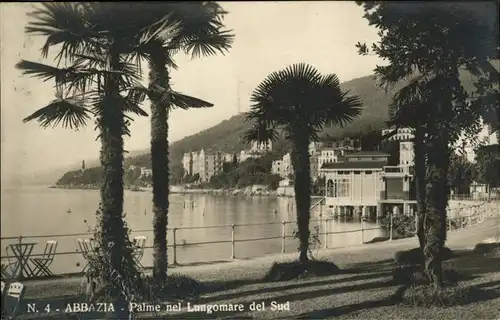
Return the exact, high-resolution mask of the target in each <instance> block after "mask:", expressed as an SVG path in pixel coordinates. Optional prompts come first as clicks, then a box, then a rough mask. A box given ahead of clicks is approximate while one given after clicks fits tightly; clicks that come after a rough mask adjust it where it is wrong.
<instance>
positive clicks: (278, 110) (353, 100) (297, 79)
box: [244, 63, 361, 262]
mask: <svg viewBox="0 0 500 320" xmlns="http://www.w3.org/2000/svg"><path fill="white" fill-rule="evenodd" d="M250 99H251V102H252V103H253V105H252V106H251V108H250V111H249V112H248V113H247V120H248V121H253V122H254V126H253V127H252V128H251V129H250V130H249V131H248V132H247V133H246V135H245V137H244V139H245V140H246V141H248V142H251V141H259V142H265V141H269V140H276V139H277V138H278V136H279V132H278V130H282V131H283V132H284V133H285V138H286V139H288V140H289V141H290V143H291V145H292V152H291V156H292V165H293V171H294V190H295V201H296V207H297V227H298V235H299V240H300V255H299V261H300V262H306V261H307V260H308V256H307V253H308V248H309V220H310V211H309V210H310V209H309V208H310V204H311V179H310V168H309V149H308V146H309V142H310V141H317V140H318V139H319V137H318V133H320V131H321V130H322V129H323V127H324V126H332V125H336V126H343V125H344V124H346V123H349V122H351V121H352V120H353V119H354V118H356V117H357V116H359V115H360V113H361V102H360V99H359V98H358V97H357V96H348V92H343V91H342V90H341V88H340V83H339V79H338V78H337V76H336V75H335V74H327V75H322V74H320V73H319V72H318V70H316V69H315V68H314V67H312V66H310V65H307V64H304V63H301V64H295V65H291V66H289V67H287V68H285V69H284V70H281V71H277V72H273V73H271V74H270V75H269V76H268V77H267V78H266V79H265V80H264V81H263V82H262V83H260V84H259V85H258V87H257V88H256V89H255V90H254V92H253V93H252V96H251V98H250Z"/></svg>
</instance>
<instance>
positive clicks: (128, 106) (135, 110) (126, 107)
mask: <svg viewBox="0 0 500 320" xmlns="http://www.w3.org/2000/svg"><path fill="white" fill-rule="evenodd" d="M120 100H121V105H122V107H123V112H124V113H132V114H135V115H138V116H141V117H147V116H148V113H147V112H146V111H144V109H142V108H141V107H140V104H141V101H140V100H135V99H134V98H131V97H129V96H126V97H122V96H120Z"/></svg>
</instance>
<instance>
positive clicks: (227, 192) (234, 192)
mask: <svg viewBox="0 0 500 320" xmlns="http://www.w3.org/2000/svg"><path fill="white" fill-rule="evenodd" d="M173 187H174V188H173V189H172V190H170V194H180V195H185V194H210V195H224V196H231V197H241V196H247V197H279V198H293V197H294V196H293V195H283V194H278V193H277V191H276V190H270V191H264V192H261V191H257V192H251V191H250V192H249V191H245V190H244V189H180V190H179V186H173ZM48 188H49V189H71V190H99V188H100V187H99V186H95V185H83V186H71V185H65V186H58V185H52V186H49V187H48ZM176 189H177V190H176ZM125 190H126V191H132V192H152V191H153V188H151V187H139V188H138V189H135V188H125ZM321 197H322V196H320V195H311V198H312V199H316V198H321Z"/></svg>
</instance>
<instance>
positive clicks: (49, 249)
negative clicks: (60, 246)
mask: <svg viewBox="0 0 500 320" xmlns="http://www.w3.org/2000/svg"><path fill="white" fill-rule="evenodd" d="M56 249H57V241H55V240H49V241H47V243H46V245H45V250H44V251H43V254H42V257H41V258H32V259H31V262H33V264H34V265H35V270H33V271H34V272H33V275H34V276H35V277H36V276H53V275H54V274H53V273H52V272H51V271H50V269H49V267H50V265H51V264H52V262H54V257H55V254H56Z"/></svg>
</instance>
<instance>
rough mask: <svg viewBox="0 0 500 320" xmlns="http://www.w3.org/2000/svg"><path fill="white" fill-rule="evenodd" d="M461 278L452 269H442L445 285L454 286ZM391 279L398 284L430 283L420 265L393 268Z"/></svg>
mask: <svg viewBox="0 0 500 320" xmlns="http://www.w3.org/2000/svg"><path fill="white" fill-rule="evenodd" d="M460 278H461V276H460V275H459V273H458V272H457V271H455V270H453V269H445V270H443V281H444V283H445V284H446V285H447V286H454V285H456V284H457V283H458V280H459V279H460ZM392 279H393V281H394V283H396V284H399V285H409V286H421V285H430V284H431V281H430V279H429V277H428V276H427V274H426V272H425V270H424V268H423V267H422V266H405V267H397V268H395V269H394V270H393V273H392Z"/></svg>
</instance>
